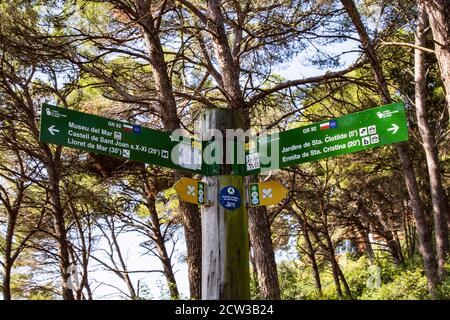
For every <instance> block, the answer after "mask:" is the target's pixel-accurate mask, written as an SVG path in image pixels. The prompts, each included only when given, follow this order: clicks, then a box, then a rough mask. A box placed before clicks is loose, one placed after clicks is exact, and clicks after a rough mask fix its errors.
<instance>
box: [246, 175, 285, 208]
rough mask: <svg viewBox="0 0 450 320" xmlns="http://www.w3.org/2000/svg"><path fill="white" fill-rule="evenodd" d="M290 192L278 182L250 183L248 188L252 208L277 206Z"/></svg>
mask: <svg viewBox="0 0 450 320" xmlns="http://www.w3.org/2000/svg"><path fill="white" fill-rule="evenodd" d="M288 192H289V190H288V189H287V188H286V187H285V186H283V185H282V184H281V183H279V182H277V181H265V182H257V183H250V184H249V186H248V194H249V203H250V206H251V207H258V206H269V205H272V204H277V203H278V202H280V201H281V200H283V198H284V197H285V196H286V195H287V194H288Z"/></svg>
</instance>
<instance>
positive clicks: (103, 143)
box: [39, 104, 202, 172]
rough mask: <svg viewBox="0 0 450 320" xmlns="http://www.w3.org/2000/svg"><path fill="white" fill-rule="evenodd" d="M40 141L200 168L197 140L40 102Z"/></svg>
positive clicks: (138, 159) (164, 164)
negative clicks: (183, 138)
mask: <svg viewBox="0 0 450 320" xmlns="http://www.w3.org/2000/svg"><path fill="white" fill-rule="evenodd" d="M39 139H40V141H42V142H47V143H53V144H57V145H62V146H66V147H71V148H75V149H80V150H84V151H89V152H94V153H100V154H104V155H108V156H114V157H120V158H124V159H129V160H133V161H138V162H143V163H148V164H153V165H159V166H162V167H167V168H172V169H179V170H185V171H191V172H202V162H201V143H198V142H196V141H194V140H193V139H186V140H188V141H190V143H186V142H184V143H181V142H179V141H178V140H177V139H173V138H172V136H171V134H170V133H168V132H163V131H158V130H153V129H149V128H145V127H141V126H138V125H133V124H130V123H127V122H122V121H117V120H113V119H107V118H103V117H98V116H94V115H91V114H87V113H83V112H78V111H74V110H69V109H65V108H59V107H56V106H52V105H49V104H43V106H42V113H41V127H40V138H39Z"/></svg>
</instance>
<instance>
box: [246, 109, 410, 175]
mask: <svg viewBox="0 0 450 320" xmlns="http://www.w3.org/2000/svg"><path fill="white" fill-rule="evenodd" d="M405 140H408V126H407V122H406V115H405V106H404V103H403V102H397V103H392V104H389V105H384V106H380V107H376V108H372V109H368V110H364V111H360V112H356V113H351V114H348V115H345V116H343V117H340V118H335V119H331V120H327V121H322V122H318V123H314V124H311V125H307V126H304V127H299V128H295V129H292V130H287V131H283V132H280V133H275V134H271V135H268V136H262V137H259V138H258V142H257V151H256V152H255V151H252V146H249V149H250V150H248V151H247V155H246V175H248V174H256V173H258V172H261V171H266V170H272V169H276V168H283V167H288V166H292V165H296V164H300V163H305V162H310V161H316V160H320V159H324V158H329V157H334V156H339V155H342V154H347V153H353V152H358V151H362V150H366V149H371V148H375V147H379V146H383V145H387V144H391V143H396V142H400V141H405ZM261 150H263V151H264V152H261Z"/></svg>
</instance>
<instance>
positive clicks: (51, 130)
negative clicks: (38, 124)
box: [48, 125, 59, 136]
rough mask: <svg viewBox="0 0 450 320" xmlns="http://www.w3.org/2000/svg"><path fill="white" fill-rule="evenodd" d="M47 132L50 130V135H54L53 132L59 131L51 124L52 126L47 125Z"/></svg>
mask: <svg viewBox="0 0 450 320" xmlns="http://www.w3.org/2000/svg"><path fill="white" fill-rule="evenodd" d="M48 132H50V134H51V135H52V136H54V135H55V133H59V130H58V129H56V128H55V126H54V125H52V126H50V127H48Z"/></svg>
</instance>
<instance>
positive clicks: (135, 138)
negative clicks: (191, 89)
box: [40, 102, 408, 299]
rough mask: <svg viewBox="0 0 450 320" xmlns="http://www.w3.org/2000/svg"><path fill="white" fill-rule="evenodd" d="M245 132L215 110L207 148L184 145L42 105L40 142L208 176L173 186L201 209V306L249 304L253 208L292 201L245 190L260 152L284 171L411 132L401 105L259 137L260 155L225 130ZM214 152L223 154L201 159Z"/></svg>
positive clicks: (272, 192) (226, 112) (205, 118)
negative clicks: (233, 158)
mask: <svg viewBox="0 0 450 320" xmlns="http://www.w3.org/2000/svg"><path fill="white" fill-rule="evenodd" d="M242 126H243V118H242V114H241V113H239V112H237V111H235V110H231V109H209V110H207V111H205V112H204V113H202V114H201V115H200V132H199V133H198V134H199V135H200V136H201V141H195V139H193V138H190V137H188V139H187V141H188V143H186V140H185V141H184V142H180V141H178V140H177V139H173V138H172V136H171V135H170V133H167V132H163V131H158V130H153V129H149V128H144V127H141V126H137V125H134V124H130V123H126V122H122V121H117V120H113V119H107V118H102V117H98V116H94V115H89V114H86V113H82V112H78V111H73V110H68V109H63V108H58V107H55V106H52V105H48V104H44V105H43V106H42V113H41V124H40V141H42V142H47V143H54V144H59V145H62V146H67V147H71V148H75V149H80V150H84V151H88V152H96V153H101V154H105V155H109V156H114V157H120V158H124V159H129V160H133V161H139V162H144V163H148V164H154V165H159V166H163V167H167V168H171V169H175V170H183V171H188V172H192V173H196V174H201V175H203V179H202V180H195V179H191V178H181V179H180V180H179V181H178V182H177V183H176V184H175V186H174V187H175V190H176V191H177V193H178V195H179V198H180V199H181V200H182V201H187V202H190V203H194V204H197V205H200V206H201V215H202V299H249V298H250V274H249V239H248V219H247V205H248V206H264V205H265V206H267V205H274V204H277V203H278V202H280V201H281V200H282V199H283V198H284V197H285V196H286V195H287V194H288V190H287V189H286V188H285V187H284V186H283V185H281V184H280V183H278V182H276V181H265V182H258V183H250V184H249V185H248V187H247V188H245V186H244V177H245V176H248V175H254V174H258V173H260V172H262V171H265V170H268V166H267V164H265V163H264V162H263V161H262V160H264V159H262V157H264V155H262V154H260V153H258V152H259V151H258V150H260V147H264V148H265V150H269V151H270V152H271V153H272V154H274V153H276V154H277V155H278V158H279V167H280V168H281V167H286V166H292V165H297V164H300V163H305V162H310V161H315V160H320V159H324V158H327V157H333V156H338V155H341V154H346V153H351V152H357V151H361V150H366V149H369V148H375V147H379V146H382V145H386V144H390V143H395V142H400V141H404V140H407V139H408V129H407V122H406V116H405V110H404V104H403V103H401V102H399V103H393V104H390V105H386V106H381V107H377V108H373V109H369V110H365V111H361V112H357V113H355V114H349V115H346V116H343V117H340V118H335V119H329V120H326V121H322V122H319V123H314V124H310V125H308V126H305V127H300V128H296V129H292V130H288V131H284V132H281V133H279V134H276V135H268V136H263V137H259V138H258V139H257V141H256V145H257V148H256V151H255V150H252V151H250V150H244V145H242V150H238V149H239V148H240V146H239V144H236V143H235V141H234V140H233V141H227V138H226V137H227V134H226V130H227V129H233V130H235V129H241V128H242ZM211 129H214V130H216V131H219V132H220V133H221V136H222V137H224V138H221V139H222V141H217V140H215V138H216V137H213V136H212V133H211V132H213V131H212V130H211ZM230 142H231V145H232V148H233V151H237V152H238V153H239V151H242V153H243V155H244V156H245V163H243V164H228V163H227V161H226V159H227V154H228V153H229V152H230V150H226V151H225V152H224V150H223V146H227V147H228V146H229V144H230ZM275 142H276V143H275ZM215 144H217V146H218V148H217V150H214V152H211V154H203V151H207V150H212V149H214V148H211V147H214V146H215ZM220 146H222V150H219V149H220V148H219V147H220ZM250 152H253V153H250ZM213 158H216V160H219V161H211V160H212V159H213Z"/></svg>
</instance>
